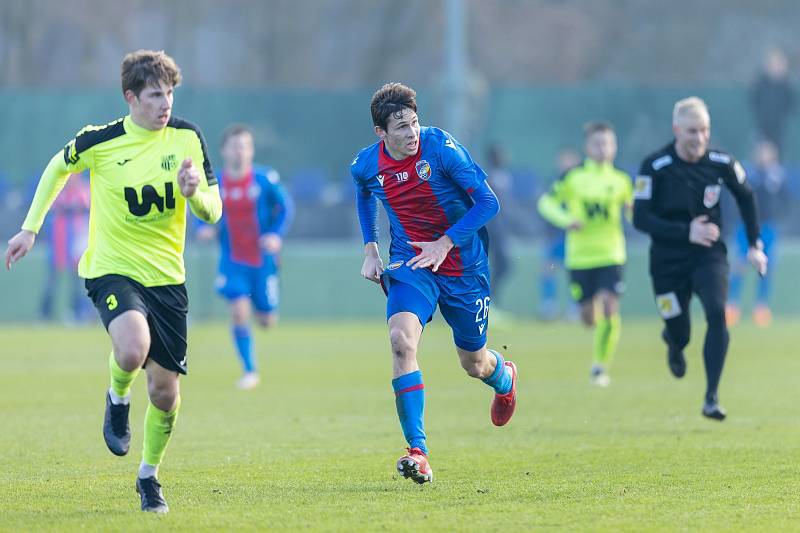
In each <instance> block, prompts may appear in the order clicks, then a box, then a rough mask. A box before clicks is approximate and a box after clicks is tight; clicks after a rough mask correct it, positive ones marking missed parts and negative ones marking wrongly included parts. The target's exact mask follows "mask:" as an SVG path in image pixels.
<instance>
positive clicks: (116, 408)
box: [103, 391, 131, 456]
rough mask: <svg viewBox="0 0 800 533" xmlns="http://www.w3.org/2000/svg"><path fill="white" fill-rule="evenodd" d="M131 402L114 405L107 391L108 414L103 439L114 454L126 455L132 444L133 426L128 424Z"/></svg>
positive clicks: (105, 419) (104, 422)
mask: <svg viewBox="0 0 800 533" xmlns="http://www.w3.org/2000/svg"><path fill="white" fill-rule="evenodd" d="M130 409H131V405H130V404H120V405H114V403H113V402H112V401H111V395H110V394H109V393H108V391H106V416H105V418H104V420H103V439H105V441H106V446H108V449H109V450H111V453H113V454H114V455H120V456H122V455H125V454H126V453H128V449H129V448H130V445H131V427H130V425H128V412H129V411H130Z"/></svg>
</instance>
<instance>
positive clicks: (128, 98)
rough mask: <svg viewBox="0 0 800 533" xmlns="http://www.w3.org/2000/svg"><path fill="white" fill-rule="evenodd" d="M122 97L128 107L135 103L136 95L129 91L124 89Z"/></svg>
mask: <svg viewBox="0 0 800 533" xmlns="http://www.w3.org/2000/svg"><path fill="white" fill-rule="evenodd" d="M123 96H124V97H125V101H126V102H128V105H133V104H134V102H135V101H136V93H134V92H133V91H132V90H130V89H126V90H125V92H124V93H123Z"/></svg>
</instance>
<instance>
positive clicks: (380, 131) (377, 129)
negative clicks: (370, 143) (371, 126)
mask: <svg viewBox="0 0 800 533" xmlns="http://www.w3.org/2000/svg"><path fill="white" fill-rule="evenodd" d="M375 135H377V136H378V138H379V139H380V140H384V139H386V131H384V129H383V128H381V127H380V126H375Z"/></svg>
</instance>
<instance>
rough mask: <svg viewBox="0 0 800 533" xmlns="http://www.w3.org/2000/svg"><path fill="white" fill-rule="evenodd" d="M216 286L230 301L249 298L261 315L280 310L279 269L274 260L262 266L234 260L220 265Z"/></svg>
mask: <svg viewBox="0 0 800 533" xmlns="http://www.w3.org/2000/svg"><path fill="white" fill-rule="evenodd" d="M216 287H217V292H219V293H220V295H221V296H222V297H223V298H225V299H226V300H228V301H229V302H231V301H234V300H237V299H239V298H249V299H250V301H251V302H253V307H254V308H255V309H256V312H257V313H258V314H259V315H262V314H272V313H277V311H278V303H279V300H280V292H279V286H278V270H277V268H275V264H274V262H273V261H265V262H264V265H262V266H260V267H252V266H248V265H241V264H238V263H232V262H229V263H227V264H223V265H220V269H219V274H218V275H217V282H216Z"/></svg>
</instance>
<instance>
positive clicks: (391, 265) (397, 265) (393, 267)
mask: <svg viewBox="0 0 800 533" xmlns="http://www.w3.org/2000/svg"><path fill="white" fill-rule="evenodd" d="M401 266H403V262H402V261H395V262H393V263H389V266H388V267H386V268H387V269H388V270H397V269H398V268H400V267H401Z"/></svg>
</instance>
